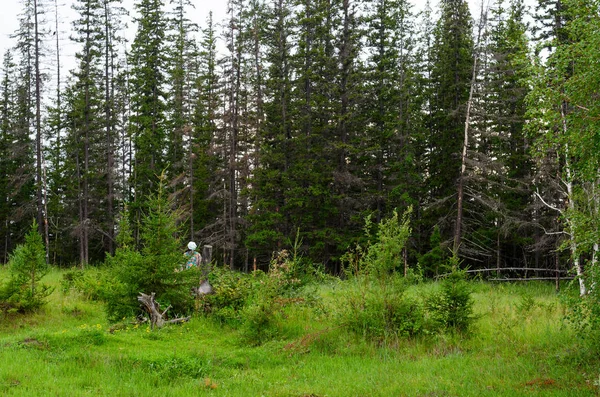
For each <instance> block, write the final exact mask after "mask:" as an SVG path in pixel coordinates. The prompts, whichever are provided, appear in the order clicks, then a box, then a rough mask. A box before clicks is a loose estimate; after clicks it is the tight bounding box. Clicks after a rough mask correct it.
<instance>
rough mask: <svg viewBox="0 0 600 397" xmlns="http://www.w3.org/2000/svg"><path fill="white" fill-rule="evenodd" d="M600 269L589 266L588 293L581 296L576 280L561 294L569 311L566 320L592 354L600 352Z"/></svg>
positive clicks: (587, 276) (587, 270) (586, 275)
mask: <svg viewBox="0 0 600 397" xmlns="http://www.w3.org/2000/svg"><path fill="white" fill-rule="evenodd" d="M598 280H600V269H598V266H597V265H596V266H589V267H588V268H587V269H586V271H585V281H586V282H587V286H588V293H587V294H586V295H584V296H580V295H579V280H578V279H574V280H573V281H572V283H571V285H570V288H567V289H566V290H565V291H563V293H562V294H561V298H562V301H563V302H564V303H565V305H566V308H567V311H566V315H565V318H566V320H567V322H568V323H569V324H571V326H573V328H574V329H575V331H576V332H577V335H578V336H579V337H581V338H582V340H583V341H584V342H585V343H586V344H587V348H588V350H589V351H590V352H592V354H597V353H598V352H600V288H598Z"/></svg>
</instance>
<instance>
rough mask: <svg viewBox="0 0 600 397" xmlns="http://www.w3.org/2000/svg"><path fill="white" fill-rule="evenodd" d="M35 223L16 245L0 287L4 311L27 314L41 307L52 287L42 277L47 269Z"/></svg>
mask: <svg viewBox="0 0 600 397" xmlns="http://www.w3.org/2000/svg"><path fill="white" fill-rule="evenodd" d="M38 230H39V228H38V224H37V222H36V221H35V220H34V221H33V223H32V224H31V229H30V230H29V233H27V235H26V236H25V244H22V245H19V246H17V248H16V249H15V250H14V251H13V253H12V255H11V257H10V260H9V269H10V278H9V280H8V282H7V283H6V284H5V285H4V286H3V287H2V289H1V290H0V308H1V309H2V311H3V312H5V313H7V312H9V313H17V312H18V313H27V312H32V311H35V310H36V309H39V308H40V307H42V306H43V305H44V304H45V303H46V301H45V299H46V298H47V297H48V295H50V294H51V293H52V291H53V288H51V287H49V286H47V285H45V284H42V283H41V282H40V281H41V279H42V278H43V277H44V276H45V275H46V274H47V273H48V271H49V270H50V268H49V266H48V264H47V263H46V259H45V255H46V253H45V252H46V251H45V248H44V243H43V242H42V236H41V234H40V233H39V231H38Z"/></svg>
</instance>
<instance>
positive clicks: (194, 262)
mask: <svg viewBox="0 0 600 397" xmlns="http://www.w3.org/2000/svg"><path fill="white" fill-rule="evenodd" d="M187 247H188V250H187V251H185V253H184V255H185V256H186V258H187V262H186V263H185V268H186V269H189V268H191V267H198V266H200V264H201V263H202V255H200V253H199V252H198V251H196V248H197V247H198V246H197V245H196V243H195V242H193V241H190V242H189V243H188V245H187Z"/></svg>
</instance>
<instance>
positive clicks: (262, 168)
mask: <svg viewBox="0 0 600 397" xmlns="http://www.w3.org/2000/svg"><path fill="white" fill-rule="evenodd" d="M292 10H293V7H292V4H291V2H290V1H287V0H273V1H272V2H271V3H270V4H269V5H268V8H267V14H266V17H267V20H268V21H270V22H269V23H268V25H267V26H266V33H265V59H266V62H267V64H268V70H267V71H266V77H265V79H266V81H265V91H264V96H265V102H264V112H265V120H264V126H263V128H261V129H260V130H258V136H257V142H258V144H257V158H258V160H257V167H256V169H255V170H254V173H253V179H252V189H251V201H252V208H251V209H250V213H249V214H248V217H247V219H248V228H247V233H248V234H247V237H246V241H245V244H246V246H247V247H248V249H249V251H250V255H252V256H253V257H254V258H257V259H258V261H260V262H268V261H269V260H270V259H271V253H272V251H273V250H274V249H276V248H280V247H282V246H283V244H284V242H285V238H286V237H287V236H288V235H289V233H290V232H291V229H292V228H291V225H290V219H289V214H287V212H286V211H285V209H286V206H287V202H288V198H287V197H286V195H285V191H286V190H287V189H288V188H289V186H290V181H289V178H288V172H289V168H290V166H291V156H292V152H293V149H292V117H291V95H292V65H291V57H292V54H291V51H292V40H293V38H292V34H293V29H292V24H293V12H292Z"/></svg>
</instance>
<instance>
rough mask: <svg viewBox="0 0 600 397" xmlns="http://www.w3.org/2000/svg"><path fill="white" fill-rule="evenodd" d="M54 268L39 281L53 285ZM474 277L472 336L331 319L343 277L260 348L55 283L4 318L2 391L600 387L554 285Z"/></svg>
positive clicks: (203, 322) (539, 390) (480, 391)
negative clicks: (116, 314) (127, 314)
mask: <svg viewBox="0 0 600 397" xmlns="http://www.w3.org/2000/svg"><path fill="white" fill-rule="evenodd" d="M61 275H62V272H61V271H58V270H54V271H53V272H52V273H51V274H50V275H48V277H47V279H46V280H45V282H47V283H49V284H52V285H57V286H58V283H59V281H60V278H61ZM2 277H5V271H4V270H1V271H0V279H2ZM472 285H473V287H474V290H475V293H474V298H475V313H476V315H477V321H476V323H475V328H474V330H473V332H472V334H471V335H470V336H469V337H466V336H461V335H437V336H430V337H423V338H418V339H412V340H404V339H403V340H388V341H384V342H383V343H379V344H375V343H369V342H367V341H365V340H363V339H362V338H360V337H357V336H354V335H352V334H349V333H348V332H346V331H345V330H344V329H343V328H340V327H338V326H336V325H334V324H333V321H332V318H331V317H332V310H331V308H330V306H331V304H332V302H334V301H335V300H336V297H339V296H340V294H342V293H343V291H344V283H342V282H332V283H329V284H326V285H322V286H320V288H319V293H320V295H321V296H322V297H323V299H322V304H321V305H319V306H317V307H305V306H297V307H291V308H290V309H288V310H287V311H286V313H285V315H286V316H285V317H286V318H285V322H284V323H283V324H282V325H281V327H282V332H281V334H282V335H284V336H283V337H281V338H279V339H276V340H272V341H270V342H267V343H265V344H263V345H261V346H256V347H251V346H249V345H248V344H247V343H245V341H244V339H243V338H242V337H241V335H240V332H239V331H238V330H236V329H234V328H232V327H229V326H225V325H221V324H219V323H217V322H215V321H212V320H211V319H209V318H205V317H202V316H197V317H193V318H192V320H191V321H190V322H189V323H185V324H182V325H172V326H168V327H165V328H163V329H160V330H154V331H150V329H149V328H148V327H147V326H135V325H133V324H128V323H123V327H122V328H121V329H117V328H115V327H114V326H113V325H111V324H109V323H107V321H106V319H105V316H104V312H103V308H102V306H101V305H100V304H98V303H94V302H89V301H85V300H83V299H81V298H80V297H78V296H77V295H75V294H69V295H66V296H65V295H64V294H62V293H61V292H60V291H59V288H56V290H55V291H54V293H53V294H52V295H51V296H50V302H49V303H48V305H47V307H46V308H45V309H44V310H43V311H42V312H40V313H36V314H33V315H30V316H17V317H11V318H2V319H1V323H0V395H7V396H32V395H35V396H85V395H99V396H113V395H118V396H148V395H158V396H188V395H207V396H282V397H283V396H290V397H292V396H293V397H295V396H297V397H300V396H344V397H345V396H423V397H425V396H430V397H431V396H565V397H566V396H596V395H599V390H600V389H599V388H598V387H597V386H596V385H595V383H594V381H595V380H597V379H598V375H599V374H600V369H599V368H598V359H597V358H594V357H593V356H592V355H591V354H589V353H588V352H586V351H585V350H584V348H583V346H584V345H582V344H581V341H579V340H578V339H577V338H576V337H575V335H574V334H573V332H572V330H571V329H570V328H569V327H568V326H567V325H566V324H565V323H564V322H563V321H562V318H563V310H564V309H563V307H562V305H561V303H560V300H559V298H558V297H557V295H556V294H555V293H554V290H553V286H552V285H550V284H535V283H532V284H527V285H514V284H488V283H483V282H474V283H473V284H472ZM434 288H436V285H435V284H424V285H422V286H417V287H415V288H414V289H412V290H411V291H410V293H412V294H415V295H416V296H418V295H419V294H422V293H425V292H427V291H430V290H432V289H434Z"/></svg>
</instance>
